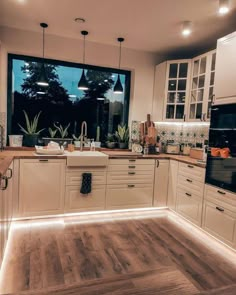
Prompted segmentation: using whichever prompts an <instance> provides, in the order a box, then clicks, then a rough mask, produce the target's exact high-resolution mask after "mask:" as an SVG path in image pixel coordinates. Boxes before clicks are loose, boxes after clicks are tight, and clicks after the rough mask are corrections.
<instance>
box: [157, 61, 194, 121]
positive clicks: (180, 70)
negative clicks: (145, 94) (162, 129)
mask: <svg viewBox="0 0 236 295" xmlns="http://www.w3.org/2000/svg"><path fill="white" fill-rule="evenodd" d="M189 76H190V60H176V61H168V62H167V70H166V89H165V104H164V110H163V112H164V113H163V119H164V120H167V121H168V120H171V121H173V120H175V121H183V120H185V117H186V105H187V100H188V93H189Z"/></svg>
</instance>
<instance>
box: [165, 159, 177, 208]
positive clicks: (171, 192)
mask: <svg viewBox="0 0 236 295" xmlns="http://www.w3.org/2000/svg"><path fill="white" fill-rule="evenodd" d="M178 167H179V162H178V161H174V160H170V164H169V181H168V196H167V207H169V208H170V209H172V210H174V211H175V209H176V194H177V180H178Z"/></svg>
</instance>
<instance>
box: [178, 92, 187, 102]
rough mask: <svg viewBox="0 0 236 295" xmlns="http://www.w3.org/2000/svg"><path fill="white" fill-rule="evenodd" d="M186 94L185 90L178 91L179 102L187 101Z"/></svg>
mask: <svg viewBox="0 0 236 295" xmlns="http://www.w3.org/2000/svg"><path fill="white" fill-rule="evenodd" d="M185 98H186V94H185V92H178V93H177V103H185Z"/></svg>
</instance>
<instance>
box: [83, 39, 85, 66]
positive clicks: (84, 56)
mask: <svg viewBox="0 0 236 295" xmlns="http://www.w3.org/2000/svg"><path fill="white" fill-rule="evenodd" d="M83 64H85V35H84V52H83Z"/></svg>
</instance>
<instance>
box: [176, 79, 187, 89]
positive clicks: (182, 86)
mask: <svg viewBox="0 0 236 295" xmlns="http://www.w3.org/2000/svg"><path fill="white" fill-rule="evenodd" d="M186 81H187V80H186V79H181V80H179V81H178V90H186Z"/></svg>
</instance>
